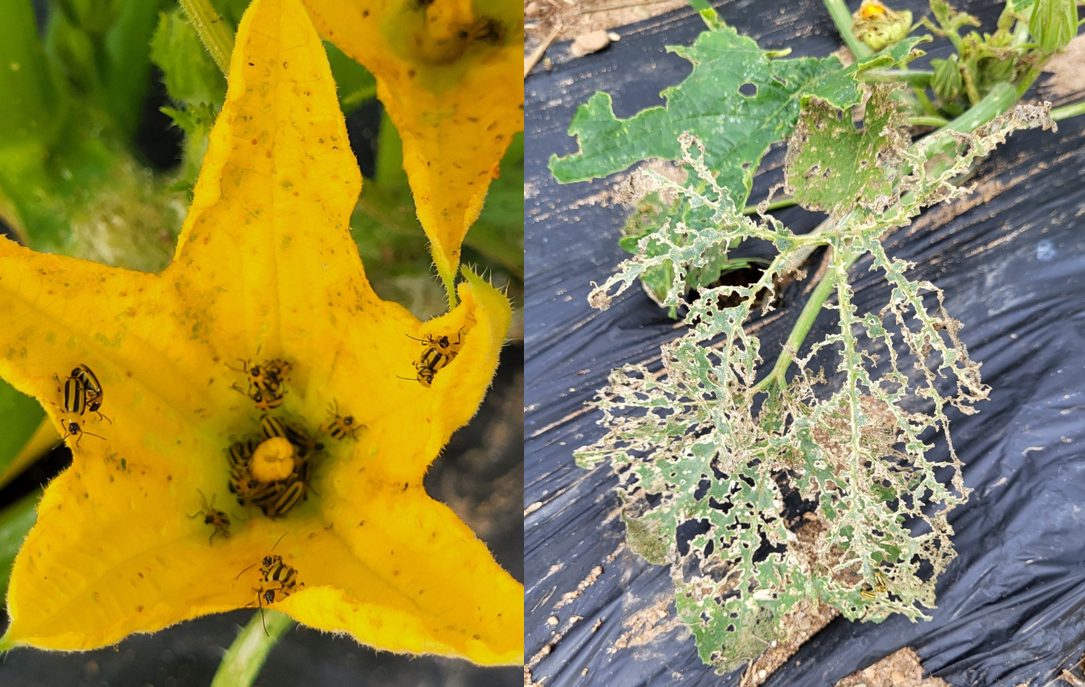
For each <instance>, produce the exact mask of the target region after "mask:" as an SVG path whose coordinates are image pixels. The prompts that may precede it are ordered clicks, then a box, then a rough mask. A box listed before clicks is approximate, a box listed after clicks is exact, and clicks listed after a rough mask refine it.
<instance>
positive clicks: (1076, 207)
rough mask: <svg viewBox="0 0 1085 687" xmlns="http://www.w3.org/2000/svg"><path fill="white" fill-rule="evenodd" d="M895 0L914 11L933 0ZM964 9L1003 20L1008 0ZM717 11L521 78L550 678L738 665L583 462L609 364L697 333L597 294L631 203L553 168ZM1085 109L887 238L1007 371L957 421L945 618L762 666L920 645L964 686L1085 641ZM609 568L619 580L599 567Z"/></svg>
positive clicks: (543, 647)
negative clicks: (573, 132) (678, 597)
mask: <svg viewBox="0 0 1085 687" xmlns="http://www.w3.org/2000/svg"><path fill="white" fill-rule="evenodd" d="M714 4H715V3H714ZM851 4H852V5H857V4H858V3H855V2H853V3H851ZM901 4H903V5H905V6H907V7H910V8H912V9H913V10H914V11H915V12H916V18H918V17H919V16H921V15H922V13H923V12H924V11H925V6H924V5H922V4H921V3H917V2H906V3H901ZM961 5H962V9H966V10H968V11H970V12H972V13H974V14H977V15H979V16H980V18H981V19H983V20H984V26H985V27H987V28H989V29H990V28H991V27H993V23H994V21H995V19H996V18H997V13H998V10H999V7H998V6H997V4H996V3H981V2H971V3H961ZM719 11H720V13H721V16H722V17H723V18H724V19H725V20H726V21H727V22H728V23H730V24H732V25H733V26H736V27H737V28H738V30H739V31H740V32H742V33H745V34H746V35H750V36H752V37H753V38H755V39H757V40H758V41H759V42H760V43H761V45H762V47H765V48H777V47H782V46H785V45H786V46H788V47H791V48H793V49H794V54H795V55H818V56H822V55H826V54H828V53H830V52H832V51H833V50H835V49H836V48H837V47H838V39H837V37H836V34H835V29H834V28H833V26H832V24H831V22H830V20H829V18H828V15H827V14H826V13H825V11H824V9H823V7H822V5H821V4H820V3H817V2H808V1H807V2H800V3H788V2H780V1H776V2H757V3H755V2H752V1H745V2H734V3H724V4H722V5H721V6H720V7H719ZM703 28H704V27H703V24H702V23H701V22H700V20H699V19H698V18H696V17H694V16H693V15H692V13H691V12H689V11H681V12H676V13H673V14H671V15H666V16H663V17H659V18H656V19H654V20H651V21H648V22H644V23H641V24H638V25H635V26H632V27H626V28H624V29H620V30H619V31H618V32H619V33H620V34H622V40H621V41H620V42H618V43H614V44H612V45H611V46H610V47H609V48H607V49H606V50H605V51H603V52H601V53H597V54H595V55H589V56H587V57H584V58H580V59H576V60H571V59H568V58H564V57H563V55H564V47H563V46H557V47H554V48H551V50H550V53H549V55H550V56H551V57H552V60H553V67H552V71H549V72H548V71H545V70H544V69H542V68H536V70H535V72H534V73H533V74H532V76H531V77H529V79H528V81H527V83H526V104H527V134H526V135H527V150H528V156H527V162H526V164H527V188H526V189H525V195H526V202H525V215H524V216H525V223H526V227H525V234H526V235H525V243H526V250H527V280H526V286H527V303H526V320H527V328H526V346H527V361H526V364H527V386H526V391H525V403H526V411H527V412H526V416H525V431H526V444H525V458H526V461H527V469H526V475H525V494H524V502H525V507H526V508H527V510H528V511H530V512H529V515H528V516H527V518H526V520H525V524H524V542H525V566H526V569H527V572H528V577H527V595H526V601H525V604H526V610H527V613H528V615H527V627H526V629H525V635H526V641H527V656H528V657H529V658H531V657H535V660H533V663H534V665H533V666H532V668H531V675H532V677H533V678H534V680H536V681H540V682H542V684H544V685H546V686H547V687H563V686H569V685H578V686H585V687H587V686H589V685H607V686H613V685H621V686H622V687H640V686H642V685H643V686H647V685H652V686H660V685H733V684H737V682H738V676H737V675H730V676H727V677H724V678H721V677H720V676H717V675H715V674H714V673H713V671H712V669H711V668H709V667H706V666H705V665H703V664H702V663H701V662H700V660H699V659H698V658H697V654H696V650H695V647H694V644H693V640H692V638H691V637H690V635H689V633H688V632H687V631H686V630H684V629H683V628H681V627H679V626H675V625H674V623H673V618H674V604H673V601H672V598H673V590H672V586H671V582H670V577H669V573H668V571H667V569H666V568H664V567H658V566H652V565H649V564H648V563H646V562H645V561H643V560H642V559H640V558H639V557H637V556H635V555H633V554H631V553H629V552H628V550H626V549H625V548H624V545H623V541H624V526H623V524H622V522H621V520H620V518H619V517H618V513H619V503H618V499H617V497H616V495H615V494H614V492H613V491H612V488H613V486H614V483H615V480H614V478H613V477H612V475H611V474H610V471H609V468H608V467H602V468H599V469H596V470H594V471H590V472H589V471H584V470H581V469H579V468H577V467H576V466H575V465H574V463H573V459H572V451H573V449H575V448H576V447H579V446H582V445H585V444H587V443H590V442H592V441H594V440H595V439H597V438H599V437H600V436H601V433H602V432H601V430H600V428H599V427H597V426H596V425H595V421H596V419H597V418H598V413H596V412H594V411H591V410H590V409H589V408H587V406H586V404H587V402H588V401H589V400H590V399H591V397H592V396H593V394H594V393H595V390H596V389H598V388H599V387H601V386H602V385H603V384H604V383H605V380H606V377H607V374H608V372H609V371H610V370H611V369H613V368H615V367H619V366H621V365H622V364H624V363H627V362H643V361H653V360H658V356H659V346H660V344H661V343H663V342H665V341H668V340H670V339H672V338H674V337H676V336H678V335H679V334H680V330H679V329H677V328H676V327H675V325H674V323H673V322H672V321H670V320H668V319H667V317H666V316H665V314H664V313H663V312H661V311H660V310H659V309H658V308H657V307H656V306H654V305H653V304H652V303H651V302H650V301H649V300H648V298H647V297H646V296H645V295H644V294H643V293H642V292H640V291H639V290H630V291H629V292H627V293H626V294H625V295H624V296H623V297H621V298H619V299H618V300H617V301H616V302H615V304H614V305H613V306H612V307H611V309H610V310H608V311H605V312H599V311H594V310H592V309H591V308H589V307H588V304H587V302H586V296H587V294H588V291H589V290H590V288H591V285H590V283H589V282H591V281H597V282H601V281H602V280H603V279H604V278H605V277H606V275H608V274H609V273H610V272H611V271H612V270H613V268H614V266H615V265H616V264H617V263H618V262H619V261H620V260H622V259H623V258H624V257H625V254H624V253H623V252H622V251H621V250H620V249H619V248H618V247H617V245H616V239H617V237H618V235H619V230H620V227H621V224H622V221H623V218H624V216H625V214H626V211H624V210H622V209H620V208H613V207H606V206H605V198H606V190H607V188H608V187H609V186H610V184H609V183H608V182H609V180H608V181H606V182H600V181H596V182H594V183H583V184H574V185H569V186H560V185H558V184H557V183H556V182H554V181H553V179H552V178H551V176H550V174H549V172H548V170H547V166H546V164H547V160H548V158H549V157H550V155H551V154H552V153H557V154H560V155H564V154H567V153H569V152H571V151H573V150H575V141H574V140H573V139H571V138H569V137H568V136H567V135H566V133H565V132H566V129H567V127H568V123H569V120H570V118H571V117H572V115H573V112H574V111H575V109H576V107H577V106H578V105H580V104H581V103H583V102H585V101H586V100H587V98H588V97H589V96H590V95H591V94H592V93H594V92H595V91H597V90H606V91H608V92H610V93H611V94H612V95H613V96H614V103H615V111H616V112H617V114H618V115H619V116H629V115H631V114H633V113H634V112H636V111H638V110H640V109H642V108H644V107H648V106H651V105H654V104H658V103H659V102H660V99H659V98H658V93H659V91H660V90H662V89H663V88H664V87H666V86H669V85H673V84H676V83H678V82H679V81H681V80H682V78H684V76H685V75H686V74H688V72H689V66H688V64H687V63H686V62H684V61H683V60H681V59H680V58H677V57H675V56H673V55H668V54H666V53H665V52H664V50H663V47H664V46H665V45H668V44H681V45H686V44H689V43H690V42H691V41H692V40H693V38H694V37H695V36H696V35H697V34H698V33H699V32H700V31H702V30H703ZM932 52H933V54H935V55H938V54H939V53H940V52H945V51H944V50H942V51H932ZM1082 68H1085V65H1082ZM1047 92H1048V91H1045V85H1044V83H1041V85H1040V94H1041V95H1045V94H1046V93H1047ZM1083 95H1085V94H1080V93H1079V94H1073V95H1071V96H1070V97H1064V98H1061V99H1055V98H1052V99H1053V100H1056V105H1058V104H1060V102H1066V101H1069V100H1076V99H1080V98H1081V97H1082V96H1083ZM1083 127H1085V118H1077V119H1073V120H1067V121H1065V122H1063V123H1062V124H1061V125H1060V126H1059V132H1058V133H1057V134H1052V133H1050V132H1041V131H1030V132H1023V133H1018V134H1015V135H1014V136H1013V137H1012V139H1011V140H1010V142H1009V143H1008V144H1007V145H1006V146H1005V147H1003V148H1001V149H1000V150H999V151H997V152H996V153H995V155H994V156H993V157H992V158H991V159H989V160H988V161H986V162H985V163H983V164H982V165H981V166H980V168H979V170H978V171H977V174H976V176H975V177H974V179H973V182H974V183H976V184H977V192H976V194H975V195H973V196H970V197H967V198H964V199H961V200H958V201H956V202H955V203H953V204H952V205H950V206H946V207H940V208H937V209H934V210H932V211H929V212H928V213H926V214H925V215H924V216H923V217H922V218H920V219H919V220H918V221H917V222H915V223H914V224H913V225H912V226H911V227H908V228H906V229H904V230H901V231H899V232H898V233H897V234H896V235H894V236H893V237H892V239H891V240H890V241H889V248H890V254H891V255H896V256H900V257H902V258H905V259H908V260H911V261H914V262H915V263H917V267H916V269H915V270H914V272H913V276H914V277H915V278H922V279H930V280H932V281H934V282H935V283H936V284H938V285H939V286H940V287H941V288H942V289H944V291H945V294H946V306H947V308H948V309H949V311H950V313H951V314H953V315H954V316H956V317H958V318H959V319H961V320H962V321H963V322H964V324H965V329H964V331H963V338H964V340H965V342H966V343H967V344H968V346H969V348H970V349H971V352H972V354H973V358H974V359H976V360H980V361H982V362H983V375H984V379H985V381H986V382H987V383H988V384H990V385H991V386H992V387H993V389H994V390H993V392H992V394H991V400H990V401H988V402H985V403H983V404H981V405H980V407H979V408H980V411H981V412H980V413H979V414H978V415H975V416H971V417H965V418H960V417H958V418H956V419H955V422H954V425H953V431H954V441H955V444H956V446H957V448H958V452H959V454H960V456H961V458H962V460H963V461H964V462H965V464H966V469H965V481H966V483H967V485H968V486H969V487H971V488H972V489H973V490H974V491H973V494H972V498H971V500H970V502H969V503H968V504H967V505H966V506H963V507H960V508H958V509H957V510H956V511H954V512H953V514H952V517H951V522H952V524H953V526H954V528H955V529H956V532H957V535H956V538H955V541H956V546H957V550H958V552H959V557H958V559H957V560H956V561H955V562H954V563H953V564H952V566H951V567H950V569H949V570H948V571H947V573H946V574H945V575H944V576H943V577H942V579H941V581H940V583H939V587H938V609H937V610H936V611H934V612H933V613H932V615H933V619H932V620H931V621H929V622H920V623H914V624H913V623H911V622H909V621H907V620H905V619H903V618H895V619H890V620H889V621H887V622H885V623H883V624H881V625H874V624H862V623H851V622H847V621H843V620H837V621H834V622H833V623H831V624H830V625H829V626H828V627H827V628H825V629H824V630H823V631H822V632H821V633H819V634H817V635H816V636H815V637H814V638H813V639H812V640H811V641H809V642H808V643H807V644H806V645H805V646H804V647H803V648H802V649H801V650H800V651H799V653H798V654H797V655H796V656H795V657H793V658H792V659H791V660H790V661H789V662H788V663H787V664H786V665H785V667H784V668H782V669H781V670H780V671H779V672H778V673H777V674H776V675H775V676H774V677H772V678H771V679H770V681H769V682H768V684H770V685H777V686H781V685H798V686H803V685H811V686H816V685H831V684H833V683H834V682H836V681H837V680H839V679H841V678H843V677H845V676H846V675H848V674H849V673H851V672H853V671H855V670H857V669H860V668H863V667H865V666H868V665H870V664H871V663H874V662H875V661H877V660H879V659H881V658H882V657H884V656H886V655H888V654H890V653H892V652H894V651H895V650H897V649H899V648H901V647H903V646H914V647H916V648H917V650H918V651H919V654H920V656H921V657H922V660H923V665H924V668H925V669H926V670H928V671H930V672H932V673H933V674H934V675H937V676H940V677H943V678H945V679H946V680H948V681H949V682H950V683H952V684H954V685H978V686H987V685H1016V684H1020V683H1023V682H1027V681H1030V680H1032V681H1034V682H1033V684H1043V683H1044V682H1045V681H1046V680H1048V679H1050V678H1052V677H1053V676H1054V675H1055V674H1056V673H1057V671H1058V670H1059V669H1060V668H1061V667H1068V666H1069V665H1071V664H1073V663H1075V662H1076V661H1077V660H1078V658H1079V657H1080V656H1081V654H1082V651H1083V650H1085V608H1083V603H1085V449H1083V447H1085V443H1083V442H1085V232H1083V231H1082V230H1083V229H1085V221H1083V220H1082V219H1081V216H1082V215H1083V214H1085V146H1083V143H1085V138H1083V137H1082V135H1083V133H1085V132H1083ZM781 158H782V155H781V153H780V151H774V153H772V154H771V155H770V156H769V158H768V159H767V164H766V166H767V167H768V168H770V171H769V172H768V173H767V174H764V175H762V176H761V177H759V179H758V183H757V185H756V187H755V192H754V194H755V198H756V197H757V195H758V194H759V193H760V194H763V193H764V191H765V189H767V188H768V186H769V184H770V183H772V182H774V181H775V180H778V179H779V165H780V162H781ZM777 216H778V217H780V218H781V219H782V220H783V221H784V222H785V223H787V224H788V225H789V226H790V227H792V228H793V229H794V230H796V231H806V230H809V229H810V228H812V227H813V226H814V225H815V224H816V223H817V222H818V221H819V219H820V217H818V216H816V215H813V214H809V213H805V212H803V211H801V210H797V209H790V210H785V211H782V212H780V213H778V215H777ZM794 293H795V291H792V302H789V303H786V304H785V316H784V317H782V318H780V319H778V320H776V321H774V322H772V323H770V324H768V325H766V326H765V327H764V328H763V329H761V330H760V332H761V333H762V334H763V336H764V337H765V341H782V340H783V338H784V337H785V336H786V334H787V332H788V331H789V330H790V326H791V323H792V322H793V321H794V317H795V316H796V315H797V312H798V311H797V309H796V308H795V307H794V300H795V299H794ZM857 293H858V298H857V300H858V303H857V304H858V306H859V307H860V308H862V307H864V306H866V307H869V308H880V307H881V305H882V302H883V301H882V298H883V297H884V282H882V283H881V284H879V282H878V281H877V280H875V279H872V278H867V277H864V278H862V279H860V280H859V283H858V285H857ZM819 324H820V326H821V327H822V328H823V329H824V328H825V326H826V324H829V323H827V322H820V323H819ZM816 334H817V332H814V335H813V336H812V337H811V338H813V337H814V336H816ZM763 351H764V352H765V353H766V354H768V353H769V349H768V348H766V347H765V346H763ZM939 450H944V449H939ZM596 566H602V574H601V575H599V576H598V579H595V580H594V581H593V582H590V583H587V584H585V581H586V580H587V581H590V580H592V579H593V578H594V577H595V575H593V569H594V568H596ZM578 586H581V587H583V589H582V591H580V592H579V593H577V592H576V590H577V588H578ZM552 616H553V617H556V618H557V620H558V623H557V625H551V624H549V623H548V622H547V621H548V619H549V618H551V617H552ZM627 645H628V646H627Z"/></svg>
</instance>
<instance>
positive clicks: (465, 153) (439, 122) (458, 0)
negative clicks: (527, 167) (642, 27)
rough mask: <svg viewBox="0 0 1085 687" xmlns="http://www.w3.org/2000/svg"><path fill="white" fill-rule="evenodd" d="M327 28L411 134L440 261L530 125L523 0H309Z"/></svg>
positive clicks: (406, 158)
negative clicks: (509, 149)
mask: <svg viewBox="0 0 1085 687" xmlns="http://www.w3.org/2000/svg"><path fill="white" fill-rule="evenodd" d="M304 2H305V5H306V6H307V7H308V8H309V12H310V14H311V15H312V17H313V20H314V22H315V23H316V26H317V28H318V29H320V32H321V33H323V34H324V36H325V37H326V38H327V39H328V40H329V41H331V42H332V43H335V44H336V45H337V46H338V47H339V48H340V49H341V50H342V51H343V52H345V53H346V54H347V55H350V56H351V57H353V58H354V59H355V60H357V61H358V62H360V63H362V64H363V65H365V67H366V68H367V69H369V71H370V72H372V73H373V75H374V76H375V77H376V79H377V97H378V98H380V101H381V103H382V104H383V105H384V107H385V109H386V110H387V111H388V114H389V116H390V117H391V118H392V121H393V122H394V123H395V125H396V128H397V129H398V130H399V134H400V136H401V137H402V139H403V167H404V169H406V171H407V176H408V179H409V180H410V183H411V190H412V191H413V192H414V197H415V204H416V206H417V210H418V219H419V221H420V222H421V223H422V227H423V229H425V231H426V235H427V236H428V237H429V239H430V242H431V244H432V245H431V249H432V251H433V261H434V263H435V264H436V265H437V271H438V273H439V274H440V275H441V278H442V279H443V280H444V281H445V284H446V286H448V287H449V288H451V284H452V280H453V278H454V276H455V273H456V266H457V265H458V264H459V262H460V245H461V243H462V242H463V237H464V236H465V235H466V234H467V230H468V229H469V228H470V227H471V225H472V224H473V223H474V222H475V220H476V219H478V215H479V212H480V211H481V210H482V204H483V201H484V200H485V198H486V190H487V189H488V188H489V187H490V180H491V179H492V178H494V177H495V176H496V175H497V174H498V173H499V169H498V162H499V161H500V160H501V156H502V155H503V154H504V152H505V149H506V148H507V147H508V145H509V142H510V141H511V140H512V136H513V134H515V133H516V132H517V131H520V130H521V129H523V128H524V97H523V96H524V90H523V88H524V86H523V76H521V74H520V61H521V58H522V57H523V47H524V40H523V39H524V27H523V3H520V2H519V0H440V2H433V1H430V0H304Z"/></svg>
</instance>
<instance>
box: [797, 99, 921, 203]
mask: <svg viewBox="0 0 1085 687" xmlns="http://www.w3.org/2000/svg"><path fill="white" fill-rule="evenodd" d="M907 124H908V118H907V115H906V114H905V113H904V112H902V111H901V109H900V106H899V104H898V103H897V101H895V100H894V99H893V98H892V91H891V89H889V88H886V87H877V86H876V87H874V89H873V93H872V94H871V97H870V99H869V100H868V101H867V104H866V111H865V113H864V115H863V128H861V129H856V128H855V124H854V122H853V121H852V114H851V111H850V110H845V111H844V112H843V113H841V112H840V110H838V109H836V108H834V107H832V106H830V105H826V104H825V103H823V102H821V101H820V100H810V101H808V102H807V103H806V104H804V105H803V108H802V118H801V119H800V120H799V124H798V126H797V127H796V128H795V133H794V134H793V135H792V137H791V141H790V143H789V144H788V151H787V159H786V161H785V163H784V164H785V172H786V178H787V192H788V193H790V194H792V195H793V196H794V197H795V200H797V201H798V202H799V204H800V205H801V206H803V207H804V208H806V209H808V210H819V211H822V212H828V213H829V214H830V215H832V216H834V217H838V216H840V215H842V214H844V213H846V212H848V211H849V210H851V208H852V207H853V206H854V205H855V204H856V203H859V204H862V205H867V206H869V205H871V204H873V203H874V202H875V201H876V200H877V199H878V198H879V197H883V198H888V194H889V193H890V191H891V190H892V183H891V180H892V172H893V170H894V169H896V168H897V165H898V163H899V162H900V156H901V155H902V154H903V151H904V150H905V149H906V148H907V147H908V145H910V144H911V140H910V139H909V138H908V137H907V134H906V128H905V127H906V126H907Z"/></svg>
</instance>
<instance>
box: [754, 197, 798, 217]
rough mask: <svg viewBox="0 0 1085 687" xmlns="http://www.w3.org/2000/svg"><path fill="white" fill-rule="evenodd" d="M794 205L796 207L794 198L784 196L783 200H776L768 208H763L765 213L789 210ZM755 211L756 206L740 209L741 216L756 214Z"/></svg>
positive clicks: (796, 203)
mask: <svg viewBox="0 0 1085 687" xmlns="http://www.w3.org/2000/svg"><path fill="white" fill-rule="evenodd" d="M795 205H798V202H797V201H796V200H795V199H794V198H792V197H791V196H784V197H783V198H778V199H776V200H774V201H772V202H771V203H769V204H768V206H767V207H766V208H765V212H772V211H773V210H780V209H783V208H789V207H793V206H795ZM757 211H758V206H756V205H750V206H749V207H745V208H742V214H744V215H753V214H756V213H757Z"/></svg>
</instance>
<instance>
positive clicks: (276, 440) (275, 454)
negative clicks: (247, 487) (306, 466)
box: [249, 437, 295, 482]
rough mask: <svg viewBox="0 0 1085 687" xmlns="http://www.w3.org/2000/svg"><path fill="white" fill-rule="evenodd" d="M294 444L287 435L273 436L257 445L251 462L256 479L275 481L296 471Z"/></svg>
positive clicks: (251, 468)
mask: <svg viewBox="0 0 1085 687" xmlns="http://www.w3.org/2000/svg"><path fill="white" fill-rule="evenodd" d="M294 455H295V450H294V445H293V444H291V443H290V440H289V439H287V438H286V437H272V438H270V439H268V440H266V441H265V442H264V443H262V444H260V445H259V446H257V447H256V451H255V452H253V454H252V461H251V462H250V463H249V470H250V472H251V473H252V476H253V478H254V479H257V480H259V481H261V482H275V481H278V480H282V479H286V478H287V477H289V476H290V474H291V473H292V472H294Z"/></svg>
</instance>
